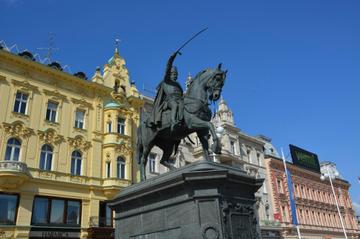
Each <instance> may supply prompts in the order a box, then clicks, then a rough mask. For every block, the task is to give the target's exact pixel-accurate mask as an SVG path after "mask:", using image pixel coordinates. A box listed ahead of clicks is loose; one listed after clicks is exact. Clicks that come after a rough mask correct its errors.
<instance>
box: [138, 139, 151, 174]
mask: <svg viewBox="0 0 360 239" xmlns="http://www.w3.org/2000/svg"><path fill="white" fill-rule="evenodd" d="M152 147H153V145H152V144H150V145H146V146H144V147H143V149H144V151H143V153H142V156H141V160H140V180H141V181H144V180H146V164H147V161H148V156H149V153H150V151H151V149H152Z"/></svg>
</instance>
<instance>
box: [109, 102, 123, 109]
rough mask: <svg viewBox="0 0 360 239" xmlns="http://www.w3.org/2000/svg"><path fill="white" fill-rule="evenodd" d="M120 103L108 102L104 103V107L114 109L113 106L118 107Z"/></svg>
mask: <svg viewBox="0 0 360 239" xmlns="http://www.w3.org/2000/svg"><path fill="white" fill-rule="evenodd" d="M119 107H120V105H119V104H118V103H115V102H109V103H107V104H106V105H105V109H114V108H116V109H117V108H119Z"/></svg>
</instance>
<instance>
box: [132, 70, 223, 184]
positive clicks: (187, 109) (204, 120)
mask: <svg viewBox="0 0 360 239" xmlns="http://www.w3.org/2000/svg"><path fill="white" fill-rule="evenodd" d="M226 73H227V71H223V70H221V64H219V66H218V67H217V68H214V69H213V68H210V69H206V70H203V71H201V72H199V73H198V74H197V75H196V76H195V77H194V79H193V81H192V83H191V85H190V86H189V88H188V90H187V92H186V94H185V95H184V98H183V100H184V119H183V120H182V124H181V126H180V127H178V128H176V129H175V131H173V132H171V130H170V122H166V121H168V120H167V119H169V118H170V117H169V116H167V115H168V114H169V113H170V111H165V112H163V113H162V117H161V119H162V124H161V128H160V129H156V130H155V129H153V128H151V127H148V126H147V125H146V124H145V123H141V124H140V126H139V128H138V141H137V160H138V164H139V166H140V175H141V181H143V180H145V179H146V173H145V167H146V164H147V159H148V155H149V153H150V151H151V149H152V148H153V147H154V146H158V147H159V148H160V149H162V151H163V156H162V158H161V160H160V163H161V164H162V165H164V166H165V167H167V168H169V169H174V168H175V167H174V166H173V165H172V162H170V160H169V159H170V157H171V155H172V154H173V153H174V155H175V154H176V152H177V148H178V146H179V144H180V141H181V139H183V138H185V137H186V136H188V135H189V134H191V133H193V132H196V134H197V136H198V137H199V139H200V142H201V145H202V148H203V153H204V158H205V159H206V160H210V158H209V144H208V136H209V131H210V133H211V136H212V139H213V145H212V146H211V147H212V151H213V152H214V153H216V154H219V153H221V143H220V142H219V139H218V137H217V136H216V132H215V128H214V126H213V125H212V123H210V120H211V115H212V113H211V110H210V108H209V101H210V102H211V101H217V100H218V99H219V98H220V95H221V90H222V87H223V86H224V81H225V78H226ZM145 120H146V119H145Z"/></svg>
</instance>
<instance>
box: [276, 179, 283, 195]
mask: <svg viewBox="0 0 360 239" xmlns="http://www.w3.org/2000/svg"><path fill="white" fill-rule="evenodd" d="M277 185H278V191H279V193H284V191H283V187H282V182H281V180H280V179H278V180H277Z"/></svg>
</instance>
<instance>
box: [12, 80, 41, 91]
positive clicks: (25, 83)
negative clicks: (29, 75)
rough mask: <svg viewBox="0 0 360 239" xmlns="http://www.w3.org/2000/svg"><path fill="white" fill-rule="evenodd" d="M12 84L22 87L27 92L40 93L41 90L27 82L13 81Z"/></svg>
mask: <svg viewBox="0 0 360 239" xmlns="http://www.w3.org/2000/svg"><path fill="white" fill-rule="evenodd" d="M11 82H12V83H13V84H14V85H15V86H21V87H23V88H24V89H26V90H31V91H38V90H39V88H38V87H37V86H35V85H32V84H30V83H29V81H27V80H25V81H18V80H14V79H12V80H11Z"/></svg>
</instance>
